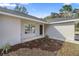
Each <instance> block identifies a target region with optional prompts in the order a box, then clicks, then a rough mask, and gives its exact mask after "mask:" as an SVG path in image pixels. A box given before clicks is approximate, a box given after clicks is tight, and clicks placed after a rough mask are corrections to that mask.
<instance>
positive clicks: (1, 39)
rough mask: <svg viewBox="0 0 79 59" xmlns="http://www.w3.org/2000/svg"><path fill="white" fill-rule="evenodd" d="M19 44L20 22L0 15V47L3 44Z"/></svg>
mask: <svg viewBox="0 0 79 59" xmlns="http://www.w3.org/2000/svg"><path fill="white" fill-rule="evenodd" d="M20 42H21V20H20V19H18V18H14V17H9V16H4V15H0V47H1V46H3V45H5V44H7V43H8V44H10V45H14V44H18V43H20Z"/></svg>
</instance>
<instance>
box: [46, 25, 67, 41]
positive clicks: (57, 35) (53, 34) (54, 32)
mask: <svg viewBox="0 0 79 59" xmlns="http://www.w3.org/2000/svg"><path fill="white" fill-rule="evenodd" d="M60 31H61V30H58V29H57V28H55V27H54V26H53V25H49V26H48V28H47V30H46V35H48V36H49V38H51V39H52V38H53V39H57V40H62V41H64V40H65V39H66V38H65V37H64V35H63V34H62V33H61V32H60Z"/></svg>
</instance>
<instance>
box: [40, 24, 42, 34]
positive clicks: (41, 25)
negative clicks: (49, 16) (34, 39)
mask: <svg viewBox="0 0 79 59" xmlns="http://www.w3.org/2000/svg"><path fill="white" fill-rule="evenodd" d="M42 34H43V25H40V35H42Z"/></svg>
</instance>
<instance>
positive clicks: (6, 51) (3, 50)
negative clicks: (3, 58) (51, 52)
mask: <svg viewBox="0 0 79 59" xmlns="http://www.w3.org/2000/svg"><path fill="white" fill-rule="evenodd" d="M9 49H11V45H10V44H6V45H5V46H3V47H2V54H4V53H8V50H9Z"/></svg>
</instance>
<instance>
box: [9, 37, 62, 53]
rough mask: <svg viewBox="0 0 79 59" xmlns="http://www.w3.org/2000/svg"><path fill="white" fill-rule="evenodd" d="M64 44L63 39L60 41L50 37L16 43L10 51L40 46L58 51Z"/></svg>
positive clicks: (43, 48)
mask: <svg viewBox="0 0 79 59" xmlns="http://www.w3.org/2000/svg"><path fill="white" fill-rule="evenodd" d="M62 45H63V41H58V40H54V39H49V38H41V39H37V40H33V41H29V42H25V43H21V44H16V45H14V46H12V47H11V49H10V50H9V52H12V51H16V50H18V49H20V48H30V49H32V48H40V49H42V50H48V51H52V52H54V51H57V50H59V49H60V48H61V47H62Z"/></svg>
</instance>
